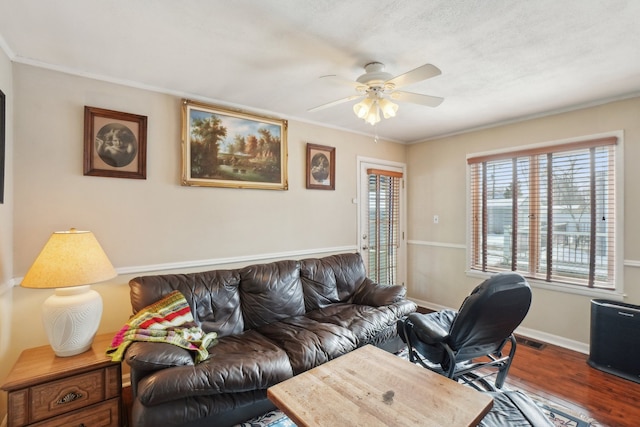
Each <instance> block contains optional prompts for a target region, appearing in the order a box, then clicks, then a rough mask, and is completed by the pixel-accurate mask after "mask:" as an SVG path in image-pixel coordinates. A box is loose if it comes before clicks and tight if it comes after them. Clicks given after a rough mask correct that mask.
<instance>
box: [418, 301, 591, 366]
mask: <svg viewBox="0 0 640 427" xmlns="http://www.w3.org/2000/svg"><path fill="white" fill-rule="evenodd" d="M410 300H411V301H413V302H415V303H416V304H418V305H419V306H420V307H424V308H428V309H430V310H435V311H440V310H457V309H458V308H459V307H456V308H451V307H445V306H443V305H440V304H434V303H431V302H428V301H422V300H419V299H415V298H410ZM515 332H516V334H518V335H522V336H525V337H527V338H531V339H534V340H536V341H543V342H546V343H548V344H553V345H557V346H558V347H564V348H567V349H569V350H573V351H577V352H578V353H583V354H589V344H586V343H583V342H580V341H575V340H572V339H569V338H565V337H561V336H559V335H553V334H549V333H547V332H543V331H538V330H536V329H530V328H525V327H522V326H519V327H518V328H517V329H516V331H515Z"/></svg>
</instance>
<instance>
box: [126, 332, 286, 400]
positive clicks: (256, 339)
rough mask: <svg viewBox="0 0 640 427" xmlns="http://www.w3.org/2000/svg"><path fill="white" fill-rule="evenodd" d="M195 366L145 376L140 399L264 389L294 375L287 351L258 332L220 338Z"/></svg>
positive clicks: (139, 387)
mask: <svg viewBox="0 0 640 427" xmlns="http://www.w3.org/2000/svg"><path fill="white" fill-rule="evenodd" d="M209 353H210V355H211V356H210V357H209V359H207V360H205V361H204V362H201V363H198V364H197V365H195V366H176V367H173V368H171V369H163V370H161V371H157V372H154V373H152V374H150V375H148V376H146V377H145V378H143V379H142V380H141V381H140V383H139V385H138V398H139V399H140V402H142V403H143V404H144V405H147V406H149V405H157V404H160V403H163V402H168V401H170V400H175V399H180V398H182V397H187V396H204V395H213V394H222V393H240V392H245V391H251V390H262V389H267V388H268V387H270V386H272V385H274V384H277V383H279V382H281V381H284V380H286V379H288V378H291V377H292V376H293V370H292V368H291V364H290V363H289V358H288V357H287V354H286V353H285V352H284V350H282V349H280V348H278V347H277V346H276V345H275V344H274V343H273V342H272V341H270V340H268V339H267V338H265V337H264V336H262V335H260V334H259V333H257V332H256V331H247V332H245V333H242V334H239V335H232V336H226V337H223V338H220V340H219V341H218V344H216V345H215V346H213V347H210V348H209Z"/></svg>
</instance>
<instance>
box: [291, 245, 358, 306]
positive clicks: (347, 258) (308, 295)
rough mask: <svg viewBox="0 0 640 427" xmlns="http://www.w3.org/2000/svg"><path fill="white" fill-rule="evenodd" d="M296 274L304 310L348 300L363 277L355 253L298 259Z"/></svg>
mask: <svg viewBox="0 0 640 427" xmlns="http://www.w3.org/2000/svg"><path fill="white" fill-rule="evenodd" d="M300 275H301V276H302V286H303V289H304V298H305V301H304V302H305V307H306V310H307V311H311V310H316V309H318V308H324V307H326V306H328V305H330V304H335V303H339V302H351V300H352V298H353V294H354V293H355V291H356V290H357V289H358V288H359V287H360V285H362V282H364V280H365V279H366V278H367V272H366V270H365V268H364V262H363V261H362V257H361V256H360V254H358V253H353V254H339V255H331V256H327V257H324V258H309V259H304V260H302V261H300Z"/></svg>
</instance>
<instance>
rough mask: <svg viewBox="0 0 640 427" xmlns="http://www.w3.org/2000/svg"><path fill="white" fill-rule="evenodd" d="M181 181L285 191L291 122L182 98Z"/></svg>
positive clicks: (202, 184) (199, 184)
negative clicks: (288, 125) (289, 125)
mask: <svg viewBox="0 0 640 427" xmlns="http://www.w3.org/2000/svg"><path fill="white" fill-rule="evenodd" d="M182 185H189V186H205V187H228V188H254V189H266V190H287V188H288V182H287V121H286V120H279V119H273V118H269V117H263V116H257V115H254V114H248V113H243V112H239V111H233V110H227V109H222V108H219V107H215V106H212V105H207V104H202V103H198V102H194V101H190V100H183V105H182Z"/></svg>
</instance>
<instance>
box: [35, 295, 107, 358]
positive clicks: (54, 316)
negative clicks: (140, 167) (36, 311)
mask: <svg viewBox="0 0 640 427" xmlns="http://www.w3.org/2000/svg"><path fill="white" fill-rule="evenodd" d="M101 317H102V297H100V294H99V293H97V292H96V291H94V290H92V289H91V288H90V287H89V286H88V285H87V286H77V287H72V288H57V289H56V291H55V294H53V295H51V296H50V297H49V298H47V299H46V300H45V302H44V304H43V305H42V320H43V322H44V329H45V331H46V333H47V337H48V338H49V343H50V344H51V348H53V351H54V352H55V354H56V355H57V356H60V357H68V356H74V355H76V354H80V353H83V352H85V351H87V350H89V348H91V344H92V343H93V338H94V337H95V335H96V332H97V331H98V326H99V325H100V318H101Z"/></svg>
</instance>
